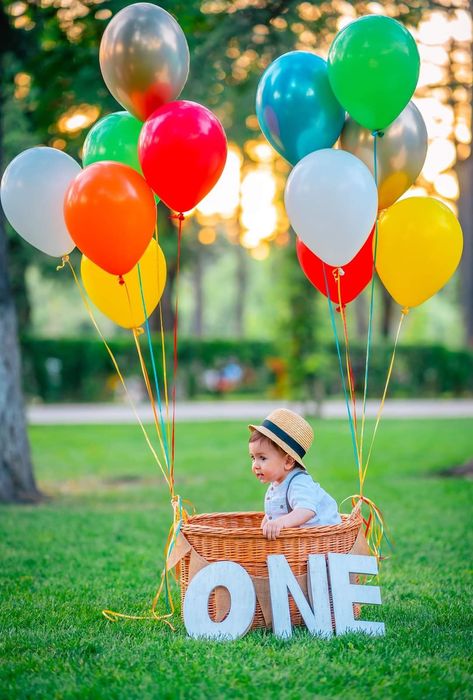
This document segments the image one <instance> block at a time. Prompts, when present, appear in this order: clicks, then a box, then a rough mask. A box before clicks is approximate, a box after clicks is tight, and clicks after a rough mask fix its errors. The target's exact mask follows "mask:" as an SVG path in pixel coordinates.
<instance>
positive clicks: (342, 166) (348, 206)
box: [284, 148, 378, 267]
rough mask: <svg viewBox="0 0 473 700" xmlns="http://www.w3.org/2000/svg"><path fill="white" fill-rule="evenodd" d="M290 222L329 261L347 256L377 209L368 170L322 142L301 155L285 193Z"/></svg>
mask: <svg viewBox="0 0 473 700" xmlns="http://www.w3.org/2000/svg"><path fill="white" fill-rule="evenodd" d="M284 202H285V205H286V212H287V215H288V217H289V221H290V222H291V226H292V228H293V229H294V231H295V232H296V233H297V235H298V236H299V238H301V239H302V240H303V242H304V243H305V244H306V246H307V247H308V248H310V250H311V251H312V252H313V253H315V254H316V255H318V257H319V258H321V259H322V260H323V261H324V262H326V263H327V264H328V265H333V266H337V267H341V266H343V265H345V264H346V263H348V262H350V260H352V259H353V258H354V257H355V255H356V254H357V253H358V251H359V250H360V248H361V247H362V245H363V243H364V242H365V241H366V239H367V238H368V236H369V234H370V231H371V229H372V228H373V224H374V222H375V220H376V214H377V211H378V191H377V189H376V184H375V181H374V179H373V176H372V175H371V173H370V171H369V170H368V168H367V167H366V165H365V164H364V163H362V162H361V160H359V159H358V158H356V157H355V156H353V155H352V154H351V153H346V152H345V151H337V150H333V149H331V148H324V149H322V150H320V151H315V152H314V153H309V155H307V156H305V158H302V160H300V161H299V163H297V165H296V166H295V168H294V169H293V171H292V172H291V174H290V176H289V178H288V181H287V184H286V191H285V193H284Z"/></svg>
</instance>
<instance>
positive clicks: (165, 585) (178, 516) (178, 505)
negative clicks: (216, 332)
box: [58, 256, 195, 631]
mask: <svg viewBox="0 0 473 700" xmlns="http://www.w3.org/2000/svg"><path fill="white" fill-rule="evenodd" d="M62 263H63V264H62V265H61V266H58V267H59V268H60V269H62V268H63V267H64V266H65V265H66V264H67V265H68V266H69V268H70V270H71V273H72V276H73V278H74V282H75V284H76V286H77V288H78V290H79V294H80V296H81V298H82V301H83V303H84V306H85V308H86V311H87V313H88V315H89V317H90V319H91V321H92V324H93V325H94V327H95V329H96V331H97V333H98V335H99V336H100V338H101V340H102V342H103V343H104V345H105V348H106V350H107V352H108V354H109V356H110V358H111V360H112V363H113V365H114V367H115V370H116V372H117V374H118V377H119V379H120V381H121V384H122V386H123V389H124V391H125V394H126V396H127V399H128V401H129V403H130V405H131V407H132V409H133V412H134V414H135V417H136V420H137V421H138V424H139V426H140V428H141V430H142V432H143V435H144V437H145V440H146V443H147V445H148V447H149V449H150V451H151V453H152V455H153V457H154V459H155V461H156V463H157V464H158V466H159V467H160V469H161V472H162V474H163V476H164V479H165V481H166V483H167V484H168V487H169V490H170V493H171V505H172V507H173V524H172V526H171V529H170V533H169V535H168V539H167V541H166V546H165V552H164V554H165V566H164V568H163V571H162V574H161V581H160V584H159V587H158V590H157V592H156V594H155V596H154V599H153V603H152V606H151V610H150V612H149V613H148V614H146V615H128V614H125V613H120V612H116V611H114V610H109V609H105V610H102V614H103V615H104V617H105V618H107V619H108V620H110V621H111V622H116V621H118V620H119V619H128V620H149V619H151V620H156V621H159V622H163V623H165V624H166V625H167V626H168V627H169V628H170V629H172V630H173V631H175V627H174V626H173V625H172V623H171V622H170V621H169V618H170V617H172V616H173V615H174V612H175V606H174V603H173V600H172V596H171V590H170V586H169V571H168V566H167V561H168V558H169V556H170V554H171V552H172V549H173V548H174V545H175V542H176V539H177V536H178V535H179V532H180V529H181V525H182V523H183V522H186V521H187V519H188V518H189V515H188V513H187V511H186V510H185V508H184V507H183V503H188V504H189V505H190V506H191V507H193V506H192V504H191V503H190V502H189V501H187V500H184V499H182V498H181V496H178V495H175V494H174V479H173V476H170V478H169V479H168V476H167V475H166V472H165V471H164V469H163V466H162V464H161V462H160V460H159V457H158V455H157V454H156V451H155V449H154V447H153V445H152V444H151V441H150V439H149V437H148V434H147V432H146V428H145V427H144V425H143V423H142V421H141V419H140V417H139V415H138V412H137V410H136V407H135V404H134V402H133V399H132V398H131V395H130V393H129V391H128V388H127V386H126V383H125V379H124V377H123V375H122V373H121V371H120V368H119V366H118V363H117V360H116V359H115V356H114V354H113V352H112V349H111V348H110V346H109V345H108V343H107V341H106V339H105V337H104V335H103V333H102V331H101V330H100V327H99V325H98V323H97V321H96V320H95V317H94V314H93V312H92V309H91V307H90V304H89V301H88V299H87V296H86V294H85V292H84V291H83V289H82V287H81V284H80V282H79V280H78V278H77V275H76V273H75V270H74V268H73V266H72V264H71V263H70V261H69V257H68V256H64V258H63V260H62ZM125 289H126V285H125ZM127 293H128V290H127ZM133 333H134V338H135V342H138V335H139V331H138V329H134V331H133ZM139 356H140V361H141V362H143V358H142V355H140V354H139ZM143 364H144V362H143ZM148 386H149V388H151V386H150V383H149V381H148ZM193 510H194V512H195V508H194V509H193ZM163 589H164V591H165V595H166V603H167V606H168V609H169V612H168V613H166V614H164V615H159V614H158V613H157V612H156V607H157V604H158V601H159V598H160V596H161V594H162V592H163Z"/></svg>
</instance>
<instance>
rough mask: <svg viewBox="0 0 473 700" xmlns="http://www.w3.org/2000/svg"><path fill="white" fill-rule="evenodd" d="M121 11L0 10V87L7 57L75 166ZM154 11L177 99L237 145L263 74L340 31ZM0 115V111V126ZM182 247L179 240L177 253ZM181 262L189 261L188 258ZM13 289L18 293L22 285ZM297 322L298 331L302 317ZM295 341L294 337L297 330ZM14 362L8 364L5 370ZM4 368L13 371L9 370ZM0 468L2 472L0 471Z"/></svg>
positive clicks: (303, 22)
mask: <svg viewBox="0 0 473 700" xmlns="http://www.w3.org/2000/svg"><path fill="white" fill-rule="evenodd" d="M128 4H130V3H129V2H128V1H127V0H104V1H101V0H74V1H72V0H70V1H69V0H64V2H61V3H58V5H59V7H58V6H57V4H56V3H37V2H31V3H18V2H11V1H10V0H3V2H2V4H1V5H0V23H1V24H0V30H1V34H0V35H1V37H2V41H1V44H0V59H1V61H2V74H1V76H0V80H1V81H2V85H3V87H5V82H6V81H7V80H8V79H9V72H8V71H6V70H5V59H6V58H7V56H11V55H13V56H14V57H15V60H16V61H17V62H18V70H19V71H23V72H24V73H25V74H26V75H27V76H29V80H30V87H29V88H28V89H26V90H25V91H24V94H23V96H22V97H21V101H22V106H23V109H24V113H25V115H27V116H28V119H29V123H30V128H31V130H32V131H34V133H36V134H38V137H39V140H40V141H42V142H43V143H48V144H49V145H53V146H56V147H61V148H65V149H66V150H67V151H68V152H69V153H71V154H72V155H74V156H76V157H77V155H78V153H79V150H80V147H81V145H82V142H83V138H84V133H83V130H81V129H77V131H75V132H71V131H67V130H66V131H64V129H63V127H62V126H61V123H62V121H61V117H63V116H64V114H65V113H67V112H68V110H73V109H75V108H77V107H78V106H81V105H82V106H84V104H85V105H86V106H88V107H90V106H95V107H96V106H97V105H98V106H99V110H98V113H97V115H98V114H100V112H101V113H102V114H104V113H107V112H110V111H116V110H117V109H119V106H118V105H117V104H116V103H115V101H114V100H113V98H112V97H111V96H110V95H109V93H108V91H107V90H106V88H105V86H104V84H103V82H102V79H101V76H100V71H99V67H98V60H97V56H98V46H99V42H100V37H101V34H102V31H103V29H104V26H105V24H104V20H106V19H107V18H108V17H109V16H110V14H111V13H116V12H117V11H118V10H119V9H121V8H122V7H124V6H126V5H128ZM159 4H160V5H161V6H163V7H164V8H165V9H166V10H168V11H169V12H171V13H172V14H174V15H175V16H176V17H177V18H178V20H179V23H180V24H181V26H182V28H183V30H184V32H185V34H186V36H187V38H188V41H189V45H190V50H191V56H192V61H191V73H190V79H189V82H188V84H187V86H186V88H185V90H184V92H183V95H182V97H183V98H186V99H195V100H197V101H199V102H203V103H204V104H207V105H208V106H209V107H210V108H212V109H214V110H215V111H216V112H217V114H218V115H219V116H220V118H221V119H222V121H223V123H224V126H225V128H226V130H227V133H228V135H229V137H230V138H231V139H234V140H236V141H237V142H239V143H242V142H244V141H245V140H246V139H248V138H249V137H254V136H255V135H258V134H259V128H258V125H257V123H255V119H254V94H255V89H256V84H257V81H258V79H259V76H260V75H261V72H262V70H263V69H264V68H265V67H266V66H267V65H268V64H269V63H270V62H271V61H272V60H273V59H274V58H275V57H276V56H278V55H280V54H282V53H284V52H285V51H289V50H291V49H294V48H307V49H315V50H320V49H321V48H323V47H325V46H327V45H328V43H329V42H330V40H331V39H332V38H333V36H334V35H335V34H336V32H337V29H338V25H337V20H338V18H339V12H340V9H339V8H340V5H341V4H340V3H335V2H333V3H330V2H322V1H321V0H318V2H314V3H309V2H300V0H258V2H253V1H251V2H250V1H249V0H248V1H245V0H240V1H239V2H233V1H232V0H216V1H215V2H214V1H211V0H209V1H207V2H201V0H188V1H185V0H168V1H164V0H163V1H162V2H160V3H159ZM342 5H343V9H344V10H348V11H350V12H353V14H354V16H356V15H360V14H365V13H367V12H369V11H370V9H369V3H365V2H356V3H352V4H351V5H350V4H349V3H342ZM384 7H385V9H386V11H387V12H388V13H389V14H390V15H391V16H394V17H397V18H398V19H400V20H401V21H405V22H410V23H414V24H415V23H416V22H417V21H418V20H419V19H420V17H421V16H422V13H423V12H424V11H425V10H426V9H428V8H432V7H438V8H440V9H444V2H429V1H428V0H416V2H412V3H395V2H389V3H384ZM7 13H8V15H9V18H10V21H9V20H8V17H7ZM1 110H2V104H1V102H0V120H2V111H1ZM97 115H96V116H97ZM0 138H1V135H0ZM3 146H4V142H1V148H2V154H3V150H4V149H3ZM161 208H162V207H161ZM163 213H164V215H166V213H165V212H163ZM0 235H1V236H2V239H1V241H2V246H3V247H2V254H1V266H0V285H1V286H0V289H1V298H0V301H1V304H2V310H4V312H5V313H4V314H3V315H2V321H1V322H2V323H3V322H4V323H6V324H7V325H6V326H5V328H4V330H5V332H6V331H8V333H9V338H10V341H11V342H13V346H8V347H7V343H5V344H3V345H2V347H1V349H0V366H1V367H3V368H8V370H7V369H5V370H4V372H5V374H4V379H5V382H4V383H3V384H2V388H1V389H0V410H1V408H2V407H5V406H6V405H7V401H9V400H10V398H11V397H16V398H15V400H16V401H17V404H16V406H17V408H16V409H15V411H13V404H10V407H11V409H12V410H11V412H12V413H15V412H16V415H17V416H23V413H22V410H21V408H20V406H21V398H20V397H21V392H20V390H19V374H18V373H17V370H16V369H15V368H16V367H17V364H16V363H17V359H15V360H14V362H13V358H18V354H17V353H18V348H17V343H16V329H15V325H16V324H15V320H14V315H12V314H13V313H14V311H13V306H12V304H11V289H10V286H9V284H8V279H7V267H6V253H5V232H4V230H3V229H2V231H0ZM160 235H161V238H160V240H161V243H162V245H163V246H167V243H166V239H167V238H168V239H169V240H173V239H172V237H173V236H174V239H175V231H174V228H173V227H172V226H170V225H168V224H167V221H166V223H162V224H161V226H160ZM185 241H186V239H185V237H184V244H185ZM173 251H175V245H174V246H170V247H169V248H168V254H167V258H168V267H169V273H170V274H169V279H170V281H171V282H172V280H173V272H174V269H175V252H174V253H173ZM173 255H174V257H173ZM183 260H184V262H186V260H187V258H186V255H185V250H183ZM289 264H290V263H289ZM293 264H294V265H296V264H297V263H293ZM20 269H21V268H20ZM50 269H52V266H50ZM18 287H19V289H20V290H21V288H22V287H24V285H22V284H19V285H18ZM168 289H169V287H168ZM296 296H297V295H296ZM169 308H171V306H170V305H169ZM169 315H170V314H169ZM24 318H25V319H26V318H27V314H25V316H24ZM300 321H301V322H304V318H301V319H300ZM297 332H298V333H299V332H301V329H300V328H298V329H297ZM11 362H13V365H11V364H9V363H11ZM10 367H11V369H12V371H9V368H10ZM2 392H4V393H2ZM16 426H17V428H18V430H20V433H19V434H17V433H16V432H15V433H13V434H12V435H13V438H12V436H10V437H9V438H8V439H9V440H11V439H14V441H15V444H16V446H17V448H18V449H19V450H20V452H21V453H22V456H23V461H24V463H25V464H27V463H29V456H28V449H27V440H26V433H25V429H24V417H23V419H20V418H18V420H17V422H16ZM20 426H23V427H22V428H20ZM2 437H3V436H2ZM9 449H10V447H9V445H8V444H7V443H5V442H2V443H0V450H1V452H0V465H3V464H4V461H5V457H4V455H5V454H7V453H8V450H9ZM9 459H10V458H9ZM0 469H3V470H4V471H5V468H4V467H3V466H1V467H0ZM29 470H30V472H31V469H30V468H29ZM5 473H6V471H5ZM19 473H20V470H19V471H18V474H19ZM1 480H2V479H1V473H0V482H1ZM13 481H15V478H14V479H13ZM17 481H18V479H17ZM25 484H26V486H25V488H23V487H22V488H18V489H17V495H16V496H15V495H12V496H11V497H12V498H19V497H20V495H19V494H20V493H23V494H26V493H27V492H28V490H29V491H30V492H31V494H33V495H34V494H35V493H37V490H36V487H35V486H34V481H33V480H32V479H31V478H30V479H29V480H28V479H27V480H26V482H25ZM28 484H29V485H28Z"/></svg>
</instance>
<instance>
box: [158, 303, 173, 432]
mask: <svg viewBox="0 0 473 700" xmlns="http://www.w3.org/2000/svg"><path fill="white" fill-rule="evenodd" d="M159 328H160V333H161V354H162V363H163V379H164V407H165V409H166V429H167V444H168V445H170V444H171V422H170V420H169V392H168V376H167V366H166V346H165V342H164V321H163V307H162V304H161V302H159Z"/></svg>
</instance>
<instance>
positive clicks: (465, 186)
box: [457, 156, 473, 347]
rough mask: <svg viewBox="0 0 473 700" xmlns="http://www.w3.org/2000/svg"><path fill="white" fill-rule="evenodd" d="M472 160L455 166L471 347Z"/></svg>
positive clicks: (467, 334)
mask: <svg viewBox="0 0 473 700" xmlns="http://www.w3.org/2000/svg"><path fill="white" fill-rule="evenodd" d="M472 169H473V159H472V157H471V156H470V157H469V158H468V159H467V160H464V161H460V162H459V163H458V165H457V172H458V177H459V180H460V192H461V197H460V203H459V215H460V222H461V225H462V229H463V237H464V238H463V240H464V247H463V255H462V260H461V264H460V272H461V280H460V284H461V301H462V307H463V318H464V321H465V340H466V342H467V344H468V345H469V346H470V347H473V211H472V207H473V199H472V195H473V189H472V188H473V177H472V175H473V173H472Z"/></svg>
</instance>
